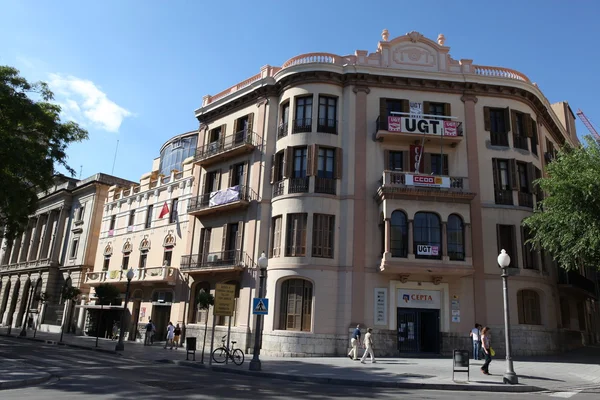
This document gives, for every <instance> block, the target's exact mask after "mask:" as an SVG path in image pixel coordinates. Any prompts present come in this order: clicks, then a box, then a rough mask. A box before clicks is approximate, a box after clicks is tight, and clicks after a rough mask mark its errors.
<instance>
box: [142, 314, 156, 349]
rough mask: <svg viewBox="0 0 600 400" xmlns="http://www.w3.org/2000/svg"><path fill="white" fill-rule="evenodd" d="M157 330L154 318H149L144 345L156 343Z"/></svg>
mask: <svg viewBox="0 0 600 400" xmlns="http://www.w3.org/2000/svg"><path fill="white" fill-rule="evenodd" d="M155 330H156V328H155V327H154V324H153V323H152V320H151V319H149V320H148V323H147V324H146V338H145V339H144V346H148V345H151V344H154V331H155Z"/></svg>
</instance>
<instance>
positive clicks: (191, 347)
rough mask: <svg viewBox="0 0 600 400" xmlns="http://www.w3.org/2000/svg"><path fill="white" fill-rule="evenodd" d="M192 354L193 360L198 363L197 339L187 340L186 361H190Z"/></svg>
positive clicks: (188, 338) (190, 338)
mask: <svg viewBox="0 0 600 400" xmlns="http://www.w3.org/2000/svg"><path fill="white" fill-rule="evenodd" d="M190 354H192V355H193V357H194V358H193V360H194V361H196V338H195V337H187V338H185V359H186V360H189V356H190Z"/></svg>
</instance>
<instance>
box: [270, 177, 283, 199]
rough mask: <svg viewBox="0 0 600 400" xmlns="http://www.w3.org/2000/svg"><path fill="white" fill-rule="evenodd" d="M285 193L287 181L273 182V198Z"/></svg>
mask: <svg viewBox="0 0 600 400" xmlns="http://www.w3.org/2000/svg"><path fill="white" fill-rule="evenodd" d="M284 193H285V181H277V182H275V183H273V198H275V197H277V196H281V195H283V194H284Z"/></svg>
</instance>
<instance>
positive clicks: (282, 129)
mask: <svg viewBox="0 0 600 400" xmlns="http://www.w3.org/2000/svg"><path fill="white" fill-rule="evenodd" d="M289 121H290V102H289V101H288V102H286V103H285V104H282V105H281V121H280V122H279V128H278V130H277V139H279V138H282V137H284V136H286V135H287V133H288V124H289Z"/></svg>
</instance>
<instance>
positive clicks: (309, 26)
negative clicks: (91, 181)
mask: <svg viewBox="0 0 600 400" xmlns="http://www.w3.org/2000/svg"><path fill="white" fill-rule="evenodd" d="M0 10H2V14H3V15H2V24H0V64H7V65H12V66H15V67H17V68H18V69H20V70H21V73H22V74H23V75H24V76H25V77H27V78H28V79H30V80H45V81H49V82H50V83H51V85H52V88H53V89H54V90H55V91H56V92H57V101H59V102H60V103H61V104H63V105H64V108H65V117H69V118H74V119H75V120H77V121H78V122H80V123H82V124H83V125H84V126H85V127H86V128H87V129H88V130H89V133H90V140H88V141H86V142H85V143H81V144H75V145H73V146H71V147H70V148H69V152H68V154H69V163H70V165H71V166H72V167H73V168H74V169H75V170H76V171H77V173H78V174H79V171H80V166H83V177H86V176H89V175H91V174H94V173H96V172H106V173H110V172H111V169H112V165H113V156H114V152H115V146H116V142H117V140H119V151H118V156H117V161H116V166H115V169H114V174H115V175H118V176H121V177H123V178H127V179H131V180H134V181H138V180H139V178H140V176H141V175H142V174H143V173H145V172H148V171H149V170H150V168H151V163H152V159H154V158H155V157H157V156H158V152H159V149H160V146H161V145H162V144H163V143H164V142H165V141H166V140H168V139H169V138H170V137H172V136H175V135H177V134H179V133H183V132H186V131H189V130H193V129H195V128H197V125H198V124H197V121H196V120H195V118H194V110H195V109H196V108H198V107H199V106H200V105H201V103H202V96H204V95H205V94H216V93H218V92H220V91H221V90H223V89H225V88H227V87H229V86H231V85H233V84H235V83H237V82H239V81H242V80H244V79H246V78H248V77H250V76H252V75H254V74H256V73H258V72H259V70H260V67H261V66H263V65H265V64H270V65H273V66H279V65H281V64H283V63H284V62H285V61H286V60H287V59H289V58H291V57H293V56H296V55H298V54H302V53H308V52H317V51H323V52H330V53H336V54H340V55H344V54H350V53H354V51H355V50H357V49H360V50H368V51H370V52H371V51H375V50H376V46H377V42H378V40H380V38H381V31H382V30H383V29H384V28H387V29H388V30H389V32H390V38H394V37H396V36H399V35H402V34H405V33H406V32H410V31H413V30H415V31H419V32H421V33H423V34H424V35H425V36H427V37H429V38H431V39H434V40H435V38H436V37H437V35H438V33H443V34H444V35H445V36H446V45H447V46H449V47H450V48H451V50H450V53H451V55H452V56H453V57H454V58H455V59H460V58H470V59H473V60H474V63H476V64H480V65H492V66H504V67H508V68H513V69H516V70H519V71H521V72H523V73H525V74H526V75H528V76H529V78H530V79H531V80H532V81H534V82H537V83H538V85H539V86H540V88H541V89H542V91H544V93H545V94H546V96H547V97H548V99H549V100H550V101H551V102H555V101H561V100H567V101H569V103H570V104H571V107H572V108H573V111H574V112H575V111H576V110H577V109H578V108H581V109H583V110H584V111H585V112H586V114H587V115H588V117H589V118H591V119H592V121H596V122H598V123H600V104H599V102H598V101H597V96H598V93H600V91H599V89H600V83H599V80H598V77H597V76H596V73H598V72H597V71H598V65H599V54H600V52H599V51H598V38H599V37H600V35H599V33H600V28H599V24H598V22H599V17H600V12H599V11H600V2H598V1H597V0H577V1H575V0H574V1H568V2H567V1H563V0H526V1H525V0H521V1H514V0H503V1H502V2H491V1H489V2H488V1H481V0H479V1H467V0H462V1H461V0H452V1H449V0H439V1H438V0H429V1H426V2H425V1H414V0H413V1H405V0H396V1H392V0H389V1H369V2H366V1H349V0H346V1H337V0H336V1H329V0H328V1H324V0H320V1H312V0H305V1H302V2H297V1H284V0H281V1H275V0H263V1H258V2H257V1H240V0H238V1H233V0H231V1H228V0H222V1H200V0H197V1H191V0H188V1H183V0H173V1H169V2H167V1H157V0H154V1H152V0H151V1H148V0H146V1H138V0H104V1H101V2H88V1H80V0H79V1H71V0H62V1H57V2H50V1H42V0H38V1H32V0H29V1H28V0H22V1H14V0H0ZM577 128H578V132H579V134H580V136H581V134H582V133H584V132H586V131H585V127H584V126H583V125H582V124H581V123H580V122H578V126H577Z"/></svg>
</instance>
